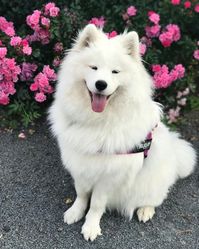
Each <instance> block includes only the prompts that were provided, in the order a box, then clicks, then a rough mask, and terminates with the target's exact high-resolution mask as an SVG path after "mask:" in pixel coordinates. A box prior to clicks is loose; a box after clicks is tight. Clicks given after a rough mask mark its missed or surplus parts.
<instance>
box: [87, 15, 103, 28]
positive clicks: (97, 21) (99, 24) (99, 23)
mask: <svg viewBox="0 0 199 249" xmlns="http://www.w3.org/2000/svg"><path fill="white" fill-rule="evenodd" d="M105 22H106V21H105V19H104V17H103V16H101V17H100V18H97V17H93V18H92V19H91V20H90V21H89V23H91V24H94V25H95V26H96V27H99V28H103V27H104V24H105Z"/></svg>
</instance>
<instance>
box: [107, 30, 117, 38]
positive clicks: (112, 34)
mask: <svg viewBox="0 0 199 249" xmlns="http://www.w3.org/2000/svg"><path fill="white" fill-rule="evenodd" d="M115 36H117V32H116V31H114V30H113V31H112V32H110V33H107V37H108V38H109V39H111V38H113V37H115Z"/></svg>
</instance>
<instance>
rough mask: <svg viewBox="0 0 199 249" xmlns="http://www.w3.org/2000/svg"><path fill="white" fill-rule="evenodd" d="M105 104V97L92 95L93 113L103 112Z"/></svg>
mask: <svg viewBox="0 0 199 249" xmlns="http://www.w3.org/2000/svg"><path fill="white" fill-rule="evenodd" d="M106 102H107V96H105V95H101V94H96V93H92V101H91V105H92V110H93V111H94V112H103V110H104V108H105V106H106Z"/></svg>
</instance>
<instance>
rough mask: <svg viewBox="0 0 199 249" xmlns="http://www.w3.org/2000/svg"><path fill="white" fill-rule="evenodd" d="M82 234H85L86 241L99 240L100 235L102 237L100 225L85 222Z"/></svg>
mask: <svg viewBox="0 0 199 249" xmlns="http://www.w3.org/2000/svg"><path fill="white" fill-rule="evenodd" d="M81 233H82V234H83V236H84V239H85V240H87V241H88V240H91V241H93V240H95V239H96V238H97V236H98V235H102V233H101V228H100V226H99V224H96V223H95V222H93V223H91V222H85V223H84V225H83V226H82V231H81Z"/></svg>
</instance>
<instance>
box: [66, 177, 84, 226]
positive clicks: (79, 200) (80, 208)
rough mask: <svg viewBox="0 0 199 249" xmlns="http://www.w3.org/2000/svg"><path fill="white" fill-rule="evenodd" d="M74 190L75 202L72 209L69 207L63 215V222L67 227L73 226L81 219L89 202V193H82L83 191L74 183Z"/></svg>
mask: <svg viewBox="0 0 199 249" xmlns="http://www.w3.org/2000/svg"><path fill="white" fill-rule="evenodd" d="M75 189H76V193H77V197H76V200H75V202H74V203H73V205H72V207H70V208H69V209H68V210H67V211H66V212H65V213H64V222H65V223H67V224H68V225H70V224H73V223H75V222H77V221H79V220H81V218H83V216H84V214H85V211H86V208H87V205H88V200H89V192H87V191H83V189H82V188H80V186H79V185H78V184H77V182H76V183H75Z"/></svg>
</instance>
